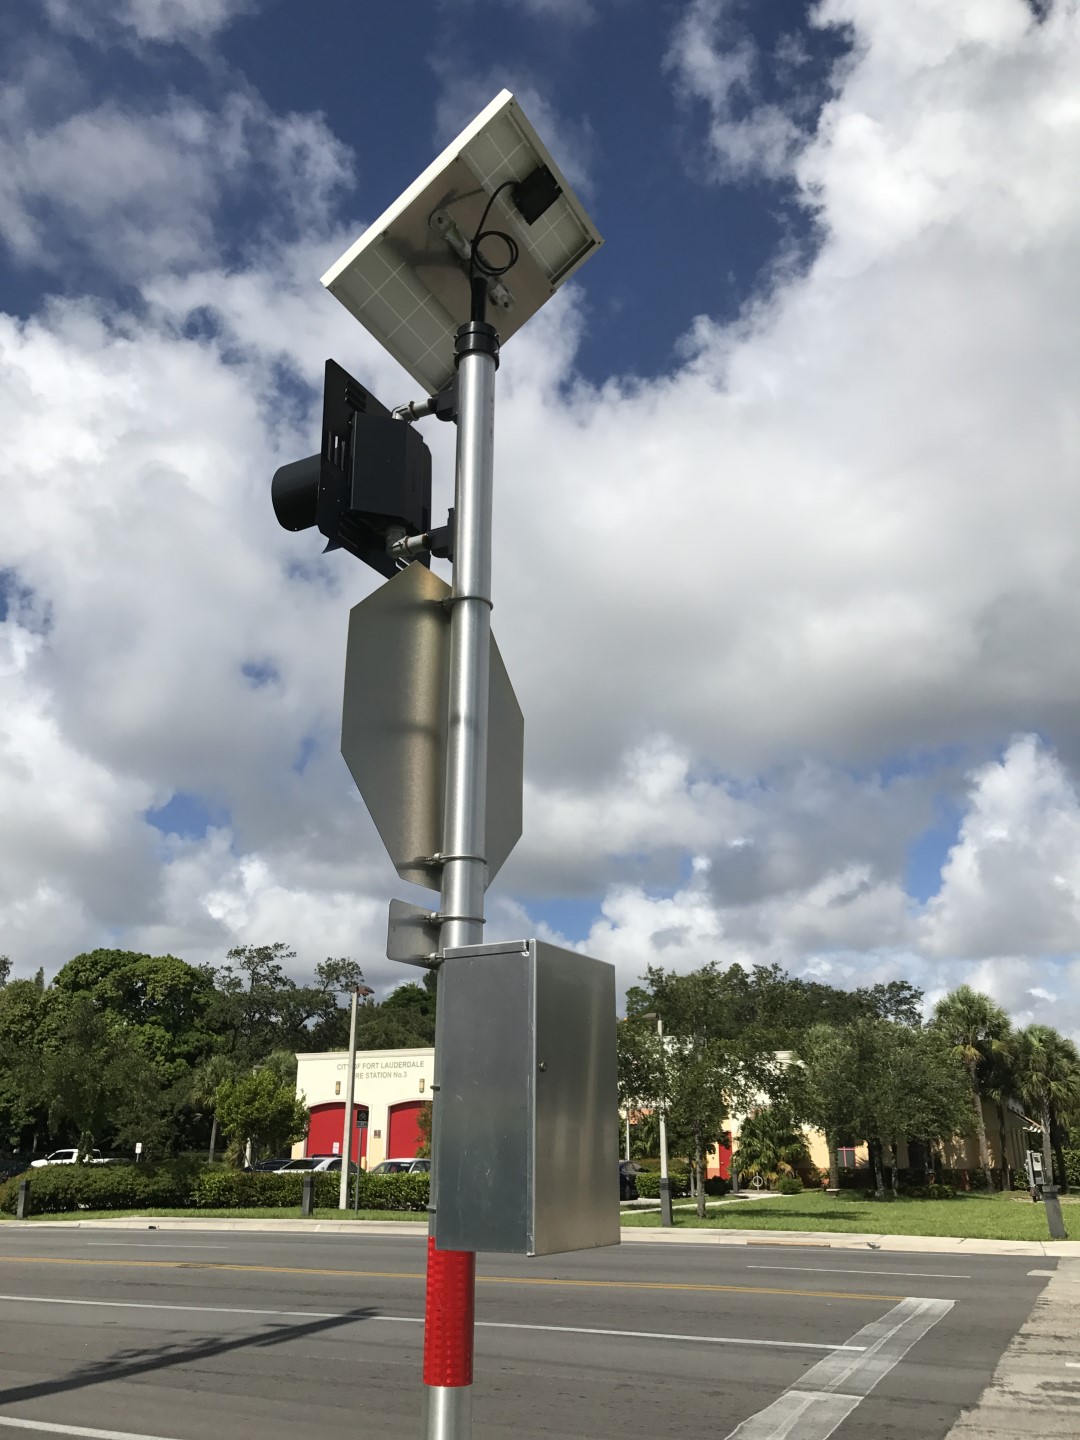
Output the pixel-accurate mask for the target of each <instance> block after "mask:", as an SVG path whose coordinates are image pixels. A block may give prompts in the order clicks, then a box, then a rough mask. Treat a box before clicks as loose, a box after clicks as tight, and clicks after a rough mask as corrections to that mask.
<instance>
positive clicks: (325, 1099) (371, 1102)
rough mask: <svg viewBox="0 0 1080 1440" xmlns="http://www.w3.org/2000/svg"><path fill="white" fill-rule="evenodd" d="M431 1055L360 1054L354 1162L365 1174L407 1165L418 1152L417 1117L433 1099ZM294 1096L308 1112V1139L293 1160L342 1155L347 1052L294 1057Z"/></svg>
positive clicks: (425, 1052) (397, 1052) (422, 1052)
mask: <svg viewBox="0 0 1080 1440" xmlns="http://www.w3.org/2000/svg"><path fill="white" fill-rule="evenodd" d="M434 1058H435V1051H434V1049H430V1048H429V1049H424V1050H361V1051H358V1052H357V1056H356V1088H355V1091H354V1094H353V1101H354V1105H355V1115H356V1121H357V1123H356V1125H355V1126H354V1127H353V1132H352V1158H353V1159H354V1160H355V1159H357V1158H358V1157H359V1159H360V1162H361V1165H362V1166H363V1168H364V1169H370V1168H371V1167H372V1166H373V1165H377V1164H378V1163H379V1161H380V1160H389V1159H395V1160H396V1159H405V1158H409V1159H411V1158H412V1157H413V1156H414V1155H415V1154H416V1152H417V1150H418V1149H419V1147H420V1132H419V1129H418V1125H417V1117H418V1114H419V1112H420V1110H421V1109H422V1108H423V1106H424V1105H425V1104H426V1103H427V1102H428V1101H429V1100H430V1099H431V1078H432V1065H433V1062H434ZM296 1062H297V1063H296V1094H297V1097H298V1098H299V1099H300V1100H302V1101H303V1102H304V1104H305V1105H306V1106H307V1109H308V1115H309V1121H308V1133H307V1138H306V1139H305V1140H303V1141H301V1142H300V1144H299V1145H296V1146H294V1147H293V1154H294V1155H340V1153H341V1138H342V1128H343V1126H344V1123H345V1099H346V1092H347V1090H348V1084H347V1081H348V1069H349V1052H348V1051H347V1050H326V1051H322V1052H315V1053H312V1054H300V1055H297V1057H296Z"/></svg>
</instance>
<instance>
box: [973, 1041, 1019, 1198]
mask: <svg viewBox="0 0 1080 1440" xmlns="http://www.w3.org/2000/svg"><path fill="white" fill-rule="evenodd" d="M1016 1042H1017V1032H1016V1031H1014V1032H1013V1033H1012V1034H1011V1035H1008V1036H1006V1038H1005V1039H1004V1040H1003V1041H1001V1043H1000V1047H999V1048H998V1049H997V1050H996V1051H995V1052H994V1054H992V1055H991V1057H990V1063H989V1065H988V1066H987V1067H986V1075H985V1078H984V1080H983V1087H982V1088H983V1094H984V1095H986V1096H987V1097H988V1098H989V1099H991V1100H993V1102H994V1107H995V1109H996V1110H997V1118H998V1149H999V1150H1000V1152H1001V1188H1002V1190H1011V1189H1012V1173H1011V1169H1010V1165H1009V1151H1008V1134H1009V1132H1008V1116H1007V1113H1006V1107H1007V1106H1008V1103H1009V1101H1010V1100H1016V1099H1019V1098H1020V1084H1019V1081H1018V1080H1017V1076H1016Z"/></svg>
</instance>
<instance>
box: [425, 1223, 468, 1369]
mask: <svg viewBox="0 0 1080 1440" xmlns="http://www.w3.org/2000/svg"><path fill="white" fill-rule="evenodd" d="M475 1308H476V1256H475V1254H474V1253H473V1252H472V1251H471V1250H436V1248H435V1241H434V1239H432V1238H430V1237H429V1239H428V1254H427V1303H426V1305H425V1308H424V1384H425V1385H471V1384H472V1372H473V1317H474V1314H475Z"/></svg>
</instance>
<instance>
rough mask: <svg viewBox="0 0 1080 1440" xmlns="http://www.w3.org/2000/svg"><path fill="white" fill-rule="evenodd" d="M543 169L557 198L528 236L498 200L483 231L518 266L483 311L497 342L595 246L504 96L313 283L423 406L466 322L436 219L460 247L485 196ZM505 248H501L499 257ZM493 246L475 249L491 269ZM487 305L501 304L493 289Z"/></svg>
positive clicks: (506, 199)
mask: <svg viewBox="0 0 1080 1440" xmlns="http://www.w3.org/2000/svg"><path fill="white" fill-rule="evenodd" d="M538 167H546V168H547V169H548V170H549V171H550V172H551V175H552V177H553V178H554V180H555V182H556V183H557V185H558V186H559V188H560V191H561V193H560V194H559V195H558V196H557V198H556V199H555V200H554V201H553V203H551V204H550V205H549V206H548V208H547V209H546V210H545V211H544V212H543V214H541V215H540V216H539V217H538V218H537V219H536V220H535V221H534V222H533V223H532V224H531V225H530V224H528V223H527V222H526V220H525V218H524V217H523V215H522V214H521V212H520V211H519V210H518V208H517V206H516V205H515V203H514V199H513V195H514V192H513V190H511V189H507V190H504V191H503V192H502V193H501V194H500V195H499V196H498V198H497V199H496V200H495V201H494V204H493V205H492V207H491V210H490V212H489V214H488V218H487V220H486V221H485V223H484V229H485V230H492V229H494V230H503V231H506V232H507V233H508V234H510V235H512V236H513V238H514V240H515V241H516V242H517V244H518V247H519V251H520V254H519V258H518V260H517V263H516V264H515V265H514V267H513V268H512V269H511V270H510V271H509V273H508V274H507V275H506V276H505V277H503V279H502V287H503V292H504V293H505V295H506V297H507V298H508V299H509V303H508V304H507V305H506V306H505V308H504V302H498V303H496V304H495V305H493V307H492V313H491V317H490V318H491V320H492V323H493V324H494V325H495V326H496V328H497V329H498V331H499V335H500V338H501V339H502V340H503V341H505V340H507V339H508V338H509V337H510V336H511V335H513V334H514V333H515V331H517V330H520V329H521V327H522V325H524V324H525V322H526V321H527V320H528V319H530V318H531V317H532V316H533V315H535V314H536V312H537V310H539V309H540V307H541V305H543V304H544V302H545V301H546V300H548V299H550V298H551V296H552V295H554V293H555V291H556V290H557V289H558V288H559V286H560V285H562V284H563V283H564V282H565V281H566V280H568V279H569V277H570V276H571V275H572V274H573V273H574V271H575V270H577V269H578V267H579V266H580V265H582V264H583V263H584V261H585V260H587V259H588V257H589V256H590V255H591V254H592V253H593V252H594V251H595V250H597V249H598V248H599V246H600V245H602V244H603V240H602V239H601V237H600V235H599V233H598V231H597V230H596V227H595V226H594V225H593V223H592V221H591V220H590V219H589V217H588V215H587V214H586V212H585V210H584V208H583V207H582V205H581V202H580V201H579V200H578V199H577V197H576V196H575V194H574V192H573V190H572V189H571V188H570V186H569V185H568V183H567V181H566V179H565V177H564V176H563V174H562V173H561V171H560V170H559V168H558V166H557V165H556V164H555V162H554V160H553V159H552V158H551V156H550V155H549V153H548V151H547V149H546V148H545V146H544V145H543V143H542V142H541V140H540V139H539V137H538V136H537V134H536V132H535V130H534V129H533V128H532V126H531V125H530V124H529V122H528V120H527V119H526V117H525V115H524V113H523V111H522V109H521V106H520V105H519V104H518V102H517V101H516V100H515V99H514V97H513V95H511V93H510V92H509V91H508V90H503V91H502V92H501V93H500V94H499V95H497V96H496V97H495V99H494V100H493V101H492V102H491V104H490V105H489V106H488V107H487V108H486V109H485V110H484V111H482V112H481V114H479V115H478V116H477V117H476V119H475V120H474V121H473V122H472V123H471V124H470V125H468V126H467V127H466V128H465V129H464V130H463V131H462V132H461V134H460V135H459V136H458V137H457V139H456V140H454V141H453V142H452V144H450V145H449V146H448V147H447V148H446V149H445V150H444V151H443V153H442V154H441V155H440V156H439V158H438V159H437V160H436V161H434V162H433V164H431V165H429V166H428V168H427V169H426V170H425V171H424V173H423V174H422V175H421V176H420V177H419V178H418V179H417V180H415V181H414V182H413V184H412V185H410V186H409V188H408V189H407V190H406V191H405V193H404V194H403V195H402V196H401V197H400V198H399V199H398V200H396V201H395V202H394V204H393V205H391V206H390V208H389V209H388V210H387V211H385V212H384V213H383V214H382V215H380V217H379V218H378V220H376V221H375V223H374V224H373V225H371V226H369V228H368V229H367V230H366V231H365V232H364V234H363V235H361V237H360V239H359V240H357V241H356V243H355V244H354V245H352V246H351V247H350V248H349V249H348V250H347V251H346V252H345V254H344V255H342V257H341V259H340V260H338V261H337V262H336V263H335V264H334V265H332V266H331V267H330V269H329V270H328V271H327V272H326V274H325V275H324V276H323V277H322V283H323V284H324V285H325V286H326V288H327V289H328V290H329V291H330V293H331V294H332V295H335V296H336V297H337V298H338V299H339V300H340V301H341V303H342V304H343V305H344V306H345V308H346V309H347V310H348V311H349V312H350V314H352V315H354V316H355V317H356V319H357V320H359V321H360V323H361V325H363V326H364V327H365V328H366V329H367V330H369V331H370V332H371V334H372V335H373V336H374V337H375V339H376V340H378V341H379V343H380V344H381V345H382V346H383V347H384V348H385V349H386V350H388V351H389V352H390V354H391V355H393V357H394V358H395V360H397V361H398V362H399V363H400V364H401V365H403V366H404V368H405V369H406V370H407V371H408V372H409V374H410V375H411V376H412V377H413V379H414V380H416V381H417V383H418V384H420V385H422V386H423V387H424V389H425V390H426V391H427V392H428V394H430V395H434V394H437V393H438V392H439V391H440V390H442V389H444V388H445V386H446V385H448V384H449V382H450V381H451V379H452V378H453V375H454V335H455V332H456V331H457V328H458V326H459V325H461V324H463V323H464V322H465V321H466V320H468V319H469V312H470V294H469V283H468V273H467V265H466V264H465V263H464V262H463V261H462V259H461V258H460V256H459V255H458V254H456V253H455V251H454V249H453V247H452V245H451V244H450V243H449V242H448V240H447V239H446V238H445V234H443V233H439V232H438V231H437V230H436V229H435V228H433V226H432V216H434V215H435V214H436V213H437V212H440V213H441V214H443V215H444V216H448V217H449V219H450V220H451V221H452V222H453V224H454V226H456V228H457V231H458V232H459V233H460V235H461V236H464V237H465V239H466V240H467V241H468V240H471V238H472V236H473V235H474V234H475V232H476V230H477V227H478V226H479V224H480V220H481V217H482V216H483V213H484V210H485V209H486V208H487V205H488V202H489V201H490V200H491V197H492V195H493V193H494V192H495V191H496V190H497V189H498V187H499V186H500V185H502V184H503V183H504V182H505V181H508V180H514V181H523V180H525V179H526V178H527V177H529V176H530V175H532V174H533V172H534V171H536V170H537V168H538ZM502 248H504V247H502ZM502 248H500V242H499V241H498V240H495V239H492V240H491V241H489V242H488V245H487V246H485V247H484V250H485V254H486V255H488V257H489V258H490V259H491V260H493V261H496V262H498V261H500V260H501V258H502ZM495 293H496V294H500V293H501V292H499V291H498V290H496V291H495Z"/></svg>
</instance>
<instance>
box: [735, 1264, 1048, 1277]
mask: <svg viewBox="0 0 1080 1440" xmlns="http://www.w3.org/2000/svg"><path fill="white" fill-rule="evenodd" d="M746 1268H747V1270H803V1271H805V1272H806V1274H808V1275H871V1276H872V1275H903V1276H904V1277H905V1278H907V1279H917V1280H970V1279H971V1276H970V1275H948V1274H946V1273H945V1271H943V1270H866V1269H864V1268H862V1267H861V1266H858V1265H843V1266H835V1265H747V1267H746ZM1053 1273H1054V1272H1053V1271H1052V1270H1029V1271H1028V1274H1029V1275H1052V1274H1053Z"/></svg>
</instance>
